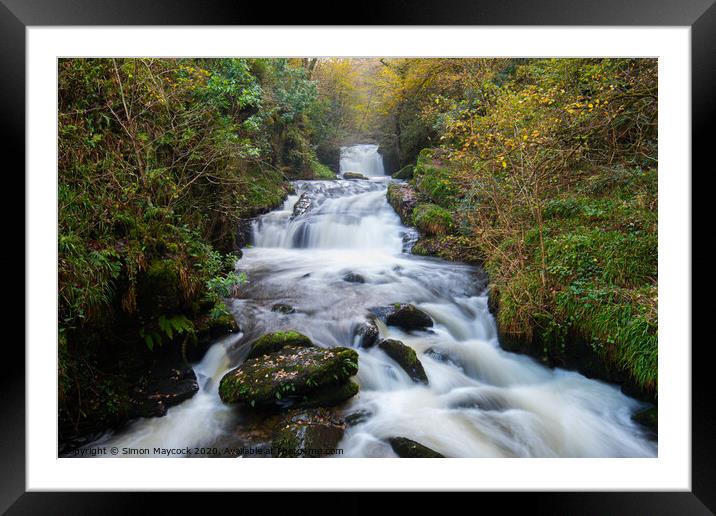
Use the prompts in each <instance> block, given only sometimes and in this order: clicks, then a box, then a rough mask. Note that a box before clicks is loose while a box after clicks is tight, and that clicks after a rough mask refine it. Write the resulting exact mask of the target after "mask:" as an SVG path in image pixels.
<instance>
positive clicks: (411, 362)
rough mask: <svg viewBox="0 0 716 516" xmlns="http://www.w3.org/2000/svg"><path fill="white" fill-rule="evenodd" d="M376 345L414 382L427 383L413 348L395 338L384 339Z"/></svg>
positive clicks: (426, 376) (426, 377) (423, 370)
mask: <svg viewBox="0 0 716 516" xmlns="http://www.w3.org/2000/svg"><path fill="white" fill-rule="evenodd" d="M378 347H379V348H380V349H382V350H383V351H385V354H386V355H388V356H389V357H390V358H392V359H393V360H394V361H395V362H397V363H398V365H399V366H400V367H402V368H403V370H404V371H405V372H406V373H408V376H410V378H411V379H412V380H413V381H414V382H422V383H424V384H426V385H427V383H428V375H426V374H425V369H423V364H421V363H420V360H418V356H417V354H416V353H415V350H414V349H413V348H411V347H409V346H406V345H405V344H403V343H402V342H400V341H399V340H395V339H384V340H382V341H380V343H378Z"/></svg>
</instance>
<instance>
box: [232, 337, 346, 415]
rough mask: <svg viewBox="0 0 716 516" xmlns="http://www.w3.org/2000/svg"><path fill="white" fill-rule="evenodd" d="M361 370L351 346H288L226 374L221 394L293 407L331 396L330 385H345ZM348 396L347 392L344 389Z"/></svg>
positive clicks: (249, 402) (234, 400) (253, 402)
mask: <svg viewBox="0 0 716 516" xmlns="http://www.w3.org/2000/svg"><path fill="white" fill-rule="evenodd" d="M357 372H358V353H357V352H356V351H355V350H352V349H348V348H342V347H337V348H329V349H324V348H318V347H296V346H287V347H284V348H282V349H280V350H279V351H277V352H275V353H272V354H270V355H264V356H260V357H258V358H252V359H249V360H247V361H246V362H244V363H243V364H242V365H240V366H239V367H237V368H235V369H233V370H231V371H229V372H228V373H226V375H224V377H223V378H222V379H221V382H220V384H219V396H220V397H221V400H222V401H223V402H224V403H245V404H247V405H249V406H251V407H254V406H280V407H285V406H291V405H295V404H297V403H306V402H310V400H311V397H312V396H314V395H316V396H319V397H323V398H324V399H326V398H328V397H329V395H328V393H327V389H328V387H334V388H336V387H343V388H345V389H350V388H349V387H345V386H344V385H343V384H344V383H345V382H346V381H347V380H348V379H349V378H350V377H351V376H353V375H354V374H356V373H357ZM341 393H342V394H343V395H345V393H346V391H341Z"/></svg>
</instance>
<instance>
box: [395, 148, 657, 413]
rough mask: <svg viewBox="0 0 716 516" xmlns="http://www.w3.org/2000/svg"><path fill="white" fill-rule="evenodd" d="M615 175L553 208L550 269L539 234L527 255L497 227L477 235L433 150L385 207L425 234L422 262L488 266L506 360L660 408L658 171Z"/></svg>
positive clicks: (585, 182)
mask: <svg viewBox="0 0 716 516" xmlns="http://www.w3.org/2000/svg"><path fill="white" fill-rule="evenodd" d="M612 174H613V177H612V178H611V179H609V178H604V176H602V175H601V174H591V175H589V174H585V175H583V177H582V178H581V179H580V180H579V181H577V182H576V183H575V184H574V185H573V186H572V188H571V190H570V191H568V192H565V193H564V194H563V195H561V196H560V197H559V198H557V199H554V200H552V201H551V202H550V203H549V204H548V206H547V209H546V210H545V213H544V229H543V233H542V235H541V245H542V246H543V247H544V249H545V258H544V259H545V261H544V263H542V262H541V261H540V259H541V255H540V253H539V251H538V249H539V246H540V235H539V234H538V228H537V227H534V228H531V229H529V230H527V233H526V234H525V236H524V237H523V238H524V239H523V240H522V241H521V242H520V245H521V246H522V249H521V250H519V249H517V248H515V247H513V245H514V242H511V241H510V239H511V238H514V236H513V234H512V233H510V232H508V231H504V229H506V228H500V226H499V222H496V223H495V227H494V232H495V233H499V232H500V231H503V235H504V236H503V237H502V239H500V238H499V237H498V238H497V239H494V238H490V236H492V235H494V233H492V235H488V234H486V232H483V231H482V228H477V227H474V226H471V222H470V219H469V217H470V215H469V214H470V212H469V208H468V206H470V201H469V200H467V199H463V201H462V202H454V199H455V198H454V196H453V195H452V194H451V195H450V196H449V197H445V196H444V194H443V191H444V190H448V191H450V190H452V189H455V190H457V189H458V188H459V181H458V180H457V178H456V173H455V170H454V164H451V162H450V161H449V159H446V158H445V157H441V155H440V154H439V153H438V152H436V151H433V150H427V149H426V150H425V151H423V152H421V154H420V156H419V158H418V161H417V164H416V166H415V167H410V168H409V169H408V172H407V173H406V171H405V170H403V171H402V174H401V175H402V176H403V177H406V176H408V179H407V181H405V180H404V181H405V182H398V183H395V184H392V185H391V186H390V187H389V189H388V200H389V202H390V203H391V205H392V206H393V207H394V208H395V210H396V212H397V213H398V214H399V215H400V217H401V219H402V220H403V222H404V223H405V224H409V225H413V226H415V227H416V228H417V229H418V230H419V232H420V239H419V240H418V241H417V242H416V243H415V245H414V247H413V252H414V253H415V254H419V255H428V256H436V257H440V258H442V259H446V260H453V261H459V262H465V263H473V264H480V265H482V266H484V268H485V269H486V271H487V272H488V274H489V277H490V282H489V298H490V303H489V305H490V309H491V311H492V312H493V314H494V315H495V318H496V320H497V323H498V328H499V331H500V343H501V345H502V346H503V347H504V348H505V349H507V350H509V351H515V352H518V353H526V354H529V355H531V356H534V357H536V358H538V359H539V360H541V361H543V363H545V364H547V365H549V366H551V367H564V368H567V369H574V370H577V371H579V372H581V373H583V374H585V375H586V376H588V377H591V378H598V379H602V380H605V381H608V382H612V383H618V384H620V385H621V386H622V389H623V390H624V392H625V393H627V394H629V395H630V396H636V397H638V398H640V399H644V400H649V401H652V402H655V401H656V374H657V371H656V368H657V363H656V354H657V341H656V297H655V293H656V290H655V288H656V286H655V285H654V284H653V283H652V277H655V274H656V204H655V202H656V172H655V171H640V170H635V171H627V170H624V171H618V170H614V171H613V172H612ZM436 185H438V186H436ZM473 206H474V205H473ZM466 208H467V209H466ZM473 209H476V208H473ZM510 253H515V255H513V256H511V255H510ZM542 271H545V273H546V274H545V277H544V281H543V280H542V278H541V275H540V273H541V272H542ZM652 274H653V275H654V276H652Z"/></svg>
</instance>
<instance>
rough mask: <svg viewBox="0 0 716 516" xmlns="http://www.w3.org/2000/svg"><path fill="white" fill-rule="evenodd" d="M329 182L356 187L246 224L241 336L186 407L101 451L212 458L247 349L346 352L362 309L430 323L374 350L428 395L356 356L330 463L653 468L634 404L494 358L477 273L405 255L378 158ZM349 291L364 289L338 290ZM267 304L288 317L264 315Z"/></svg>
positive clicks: (381, 364)
mask: <svg viewBox="0 0 716 516" xmlns="http://www.w3.org/2000/svg"><path fill="white" fill-rule="evenodd" d="M341 172H358V173H361V174H364V175H366V176H368V179H365V180H345V179H339V180H335V181H296V182H294V187H295V193H294V194H293V195H290V196H289V197H288V198H287V199H286V201H285V203H284V204H283V206H282V207H281V208H279V209H277V210H275V211H273V212H270V213H268V214H266V215H264V216H262V217H260V218H259V219H257V220H256V221H255V223H254V227H253V246H250V247H248V248H246V249H244V256H243V258H242V259H241V260H239V261H238V262H237V270H238V271H241V272H245V273H246V276H247V282H246V284H245V285H243V286H242V288H241V294H240V298H238V299H234V300H232V302H231V310H232V312H233V314H234V316H235V317H236V320H237V321H238V322H239V324H240V326H241V328H242V329H243V333H239V334H236V335H232V336H229V337H227V338H225V339H222V340H220V341H219V342H216V343H215V344H214V345H213V346H212V347H211V348H210V349H209V351H208V352H207V354H206V356H205V357H204V359H203V360H202V361H201V362H200V363H198V364H196V365H195V366H194V370H195V372H196V374H197V378H198V380H199V386H200V389H199V392H198V393H197V394H196V395H195V396H194V397H193V398H191V399H189V400H187V401H185V402H184V403H182V404H180V405H178V406H176V407H173V408H171V409H169V411H168V413H167V415H166V416H165V417H162V418H150V419H140V420H137V421H135V422H134V423H132V424H130V425H129V427H128V428H126V429H125V430H124V431H122V432H121V433H119V434H116V435H108V436H107V437H105V438H104V439H103V440H102V443H103V444H107V445H111V446H117V447H148V448H150V449H153V448H154V447H162V448H182V447H186V446H190V447H192V446H215V445H217V444H226V443H232V438H233V437H232V436H236V435H239V434H240V435H243V436H246V435H251V432H252V425H253V424H255V422H254V421H253V420H252V418H251V417H247V416H246V415H242V414H241V411H238V410H236V409H235V408H232V407H228V406H226V405H224V404H223V403H222V402H221V401H220V399H219V396H218V391H217V387H218V382H219V380H220V379H221V377H222V376H223V375H224V374H225V373H226V372H227V371H228V370H229V369H231V368H232V367H235V366H236V365H237V364H239V363H241V361H242V360H243V357H244V356H245V354H246V349H247V348H246V345H247V344H248V343H249V342H251V341H252V340H253V339H255V338H256V337H258V336H260V335H262V334H264V333H267V332H270V331H276V330H286V329H295V330H298V331H300V332H302V333H304V334H306V335H308V336H309V337H311V338H312V339H313V341H314V342H316V343H317V344H319V345H321V346H327V347H330V346H339V345H340V346H356V345H357V340H356V338H355V337H354V333H355V330H356V328H357V326H358V325H359V324H360V323H361V322H363V321H365V318H366V315H367V314H368V313H369V310H370V309H371V308H374V307H378V306H386V305H390V304H393V303H397V302H406V303H412V304H414V305H416V306H417V307H418V308H420V309H422V310H423V311H425V312H427V313H428V314H430V316H431V317H432V318H433V320H434V322H435V325H434V327H433V328H432V329H430V330H428V331H423V332H413V333H404V332H402V331H401V330H399V329H398V328H395V327H386V326H385V325H381V326H380V330H381V335H382V337H389V338H395V339H398V340H400V341H402V342H404V343H405V344H407V345H408V346H410V347H412V348H414V349H415V350H416V352H417V354H418V357H419V358H420V360H421V362H422V364H423V367H424V368H425V371H426V373H427V376H428V378H429V384H428V385H423V384H416V383H415V382H413V381H412V380H411V379H410V378H409V377H408V375H407V374H406V373H405V372H404V371H403V370H402V369H401V368H400V367H399V366H397V364H396V363H394V362H393V361H392V360H391V359H390V358H389V357H388V356H387V355H386V354H385V353H384V352H383V351H382V350H381V349H379V348H378V347H373V348H370V349H362V348H357V349H358V351H359V354H360V359H359V371H358V375H357V378H356V379H357V381H358V383H359V384H360V393H359V394H358V395H357V396H356V397H354V398H353V399H351V400H350V401H349V402H348V403H347V404H346V405H345V406H343V407H341V409H340V411H341V413H343V414H352V413H356V412H358V411H361V413H363V414H364V415H367V417H364V420H363V421H362V422H361V423H359V424H356V425H354V426H350V427H349V428H348V429H347V430H346V433H345V435H344V437H343V440H342V441H341V443H340V444H339V447H341V448H342V449H343V450H344V454H343V456H344V457H394V456H395V454H394V453H393V451H392V449H391V447H390V446H389V445H388V444H387V443H386V441H385V439H386V438H389V437H392V436H404V437H407V438H410V439H413V440H415V441H418V442H420V443H422V444H424V445H426V446H428V447H430V448H432V449H434V450H436V451H438V452H440V453H442V454H443V455H445V456H448V457H653V456H655V455H656V453H657V446H656V443H655V442H654V441H652V440H650V439H649V438H648V437H647V436H646V434H645V433H644V431H643V429H641V427H639V426H638V425H637V424H635V423H634V422H633V421H632V420H631V415H632V414H633V413H634V412H635V411H637V410H639V409H640V408H642V407H643V406H644V405H643V404H642V403H641V402H639V401H637V400H634V399H632V398H629V397H627V396H626V395H624V394H623V393H622V392H621V391H620V389H619V388H618V387H617V386H614V385H609V384H606V383H603V382H599V381H596V380H591V379H587V378H585V377H584V376H582V375H580V374H578V373H576V372H571V371H565V370H561V369H549V368H546V367H544V366H542V365H541V364H539V363H537V362H536V361H534V360H533V359H531V358H529V357H526V356H522V355H517V354H513V353H509V352H506V351H504V350H502V349H501V348H500V345H499V342H498V339H497V331H496V327H495V321H494V319H493V317H492V315H491V314H490V312H489V311H488V308H487V296H486V292H485V290H484V282H482V281H480V275H479V274H477V272H478V271H476V269H475V268H473V267H470V266H466V265H461V264H455V263H449V262H445V261H442V260H438V259H432V258H423V257H418V256H413V255H411V254H410V253H409V252H408V251H409V248H410V245H411V244H412V242H414V240H415V238H416V234H415V231H414V230H413V229H411V228H407V227H405V226H403V225H402V224H401V221H400V219H399V217H398V216H397V215H396V213H395V212H394V211H393V209H392V208H391V207H390V205H389V204H388V203H387V201H386V189H387V185H388V184H389V182H390V181H391V179H390V177H389V176H385V175H384V171H383V164H382V159H381V157H380V154H379V153H378V152H377V146H375V145H359V146H354V147H349V148H346V149H343V153H342V156H341ZM299 201H301V202H299ZM297 203H298V206H297ZM294 207H297V210H296V213H294ZM304 209H305V211H304ZM356 277H360V279H362V280H363V282H360V281H346V278H349V279H350V278H352V279H355V278H356ZM276 303H286V304H289V305H291V306H293V307H295V309H296V312H295V313H290V314H284V313H280V312H275V311H272V310H271V307H272V306H273V305H274V304H276ZM237 428H238V429H239V430H238V432H237ZM259 434H260V432H259ZM97 444H100V443H93V445H92V446H96V445H97Z"/></svg>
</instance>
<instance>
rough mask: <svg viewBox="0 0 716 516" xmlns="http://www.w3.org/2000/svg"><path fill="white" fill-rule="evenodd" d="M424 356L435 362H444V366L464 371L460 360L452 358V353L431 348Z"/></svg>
mask: <svg viewBox="0 0 716 516" xmlns="http://www.w3.org/2000/svg"><path fill="white" fill-rule="evenodd" d="M423 355H426V356H429V357H430V358H432V359H433V360H437V361H438V362H442V363H443V364H448V365H451V366H454V367H457V368H458V369H460V370H463V367H462V366H461V365H460V363H459V362H458V360H456V359H455V358H453V357H452V356H450V353H448V352H447V351H444V350H442V349H438V348H434V347H430V348H428V349H426V350H425V352H424V353H423Z"/></svg>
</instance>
